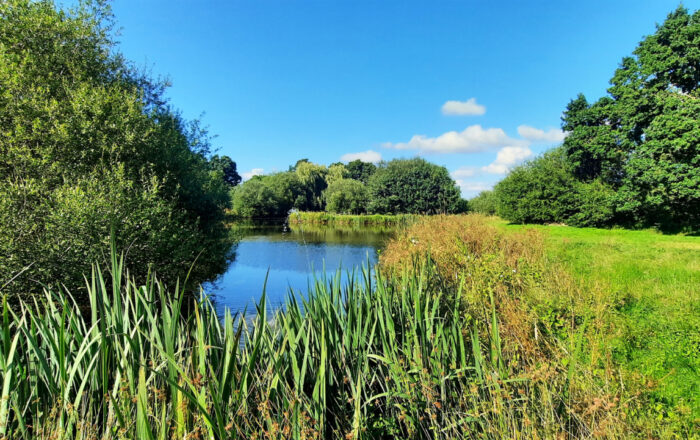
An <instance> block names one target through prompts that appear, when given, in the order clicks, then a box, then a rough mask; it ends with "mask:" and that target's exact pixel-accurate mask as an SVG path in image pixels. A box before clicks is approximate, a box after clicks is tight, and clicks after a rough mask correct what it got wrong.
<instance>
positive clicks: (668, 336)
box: [503, 225, 700, 432]
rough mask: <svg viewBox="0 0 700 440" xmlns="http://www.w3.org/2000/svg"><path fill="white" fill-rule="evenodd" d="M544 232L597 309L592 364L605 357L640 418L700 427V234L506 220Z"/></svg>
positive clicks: (550, 253) (551, 259)
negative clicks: (532, 224) (534, 224)
mask: <svg viewBox="0 0 700 440" xmlns="http://www.w3.org/2000/svg"><path fill="white" fill-rule="evenodd" d="M503 227H504V230H505V231H508V232H514V231H522V230H523V229H528V230H537V231H541V232H543V233H544V234H545V235H544V236H545V238H546V242H545V244H546V252H547V261H548V264H550V265H551V264H558V265H559V266H560V267H562V268H563V270H565V271H566V272H568V273H570V274H571V276H572V277H574V279H575V283H576V284H577V285H578V286H580V289H579V291H580V292H581V295H582V300H583V301H585V302H586V303H588V304H589V309H591V310H595V311H596V312H595V314H596V317H597V319H598V321H599V327H600V328H599V331H597V332H596V333H595V334H591V335H590V338H591V341H590V343H591V346H592V347H596V351H597V352H596V353H594V354H592V355H593V356H594V358H592V359H591V368H599V367H600V365H601V362H600V360H599V358H601V357H608V358H609V359H610V361H611V364H612V365H615V366H617V367H618V368H619V372H620V376H621V377H620V379H621V381H622V383H623V384H624V385H625V387H626V388H627V392H628V393H629V394H630V395H634V394H636V393H639V395H638V396H636V397H635V399H636V400H637V401H638V402H639V403H640V406H639V408H637V411H638V413H635V416H638V418H639V420H640V423H643V424H645V425H646V424H649V425H655V426H657V427H658V426H669V427H674V426H678V425H680V426H690V427H691V428H690V429H693V428H694V429H695V430H696V432H698V431H700V237H692V236H683V235H664V234H661V233H659V232H656V231H652V230H648V231H629V230H623V229H612V230H608V229H595V228H570V227H562V226H548V227H545V226H537V227H526V228H523V227H521V226H511V225H508V226H505V225H503Z"/></svg>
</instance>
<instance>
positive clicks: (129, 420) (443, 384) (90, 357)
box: [0, 254, 587, 439]
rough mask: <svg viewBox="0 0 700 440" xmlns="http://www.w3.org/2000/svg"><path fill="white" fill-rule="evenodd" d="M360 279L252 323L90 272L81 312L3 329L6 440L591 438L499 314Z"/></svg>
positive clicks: (415, 283)
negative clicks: (522, 367)
mask: <svg viewBox="0 0 700 440" xmlns="http://www.w3.org/2000/svg"><path fill="white" fill-rule="evenodd" d="M431 271H432V266H431V264H430V263H426V264H423V265H421V266H420V267H417V268H416V270H415V271H413V272H411V273H407V274H406V275H405V276H403V277H400V278H391V279H385V278H383V276H382V275H381V274H380V273H377V274H376V276H375V275H373V274H372V272H371V271H370V270H367V269H365V270H362V271H361V272H360V273H356V274H355V275H356V276H351V277H349V281H347V283H344V284H343V283H341V277H340V273H338V274H337V276H335V277H332V278H330V279H319V280H317V281H316V282H315V285H314V286H312V288H311V291H310V292H309V294H308V297H307V298H304V297H301V296H298V295H293V294H291V293H290V295H289V297H288V301H287V304H286V307H285V308H284V309H283V310H282V311H278V312H276V313H274V314H271V313H270V312H269V311H268V310H267V307H266V306H265V293H264V291H263V295H262V298H261V300H260V303H259V304H258V305H257V307H256V310H255V315H254V317H253V319H252V321H251V320H250V319H248V318H246V317H245V316H243V315H241V314H234V315H232V314H230V313H229V312H226V313H225V314H224V316H218V315H217V313H216V310H215V308H214V306H213V304H212V303H211V302H210V301H209V300H208V299H207V297H205V296H202V297H201V298H200V299H199V300H197V301H194V302H192V299H191V298H188V296H187V295H185V293H184V292H183V290H182V289H180V288H178V287H177V286H176V287H175V288H174V289H171V290H169V289H167V288H166V287H165V286H164V285H163V284H161V283H159V282H158V281H157V280H156V279H155V278H154V277H152V276H151V277H149V278H148V279H147V281H146V282H145V283H143V284H136V283H135V282H134V281H133V280H131V279H130V278H129V276H128V273H126V272H125V270H124V266H123V260H121V259H119V258H117V256H116V254H115V255H113V257H112V267H111V268H110V275H109V276H107V277H105V276H104V274H103V272H101V271H100V270H99V269H98V268H95V269H94V271H93V274H92V276H91V277H90V279H89V282H88V289H87V290H88V297H89V301H90V309H89V312H88V313H84V307H81V305H80V304H77V303H76V302H75V301H74V300H73V298H72V297H71V296H70V294H69V293H68V292H63V291H47V292H45V295H44V297H42V298H37V299H36V300H33V301H31V302H23V303H21V304H20V305H19V307H17V308H14V307H10V306H9V305H8V303H7V301H6V300H4V301H3V307H2V322H1V323H0V371H2V398H1V399H0V436H4V437H7V438H47V439H48V438H51V439H62V438H71V439H73V438H82V439H93V438H141V439H166V438H215V439H224V438H251V439H256V438H257V439H262V438H285V439H286V438H294V439H308V438H341V439H343V438H344V439H351V438H394V437H396V438H504V437H509V438H533V436H536V435H539V436H540V437H542V436H544V437H547V436H554V435H555V434H556V433H565V434H566V435H568V436H575V437H579V436H584V435H586V433H587V431H586V429H585V427H584V426H583V425H581V424H580V423H578V422H577V421H576V420H574V419H572V418H571V417H570V416H569V413H568V412H567V410H566V407H565V406H563V405H562V403H561V402H560V401H559V400H558V399H557V397H556V396H557V394H558V392H557V390H554V389H553V386H552V384H551V383H550V382H549V381H548V380H547V379H546V375H542V374H540V378H539V379H538V378H537V377H536V375H525V374H519V372H518V371H517V370H515V369H514V368H513V367H512V366H510V363H509V362H508V360H507V359H502V357H501V337H500V336H499V330H498V329H499V324H498V320H497V316H496V312H495V308H493V305H492V309H491V311H490V312H489V311H488V310H487V311H485V313H484V316H486V317H487V319H486V320H484V321H483V322H477V321H473V322H471V323H468V321H466V320H464V319H463V318H462V317H461V314H460V313H459V310H458V309H459V307H460V305H459V300H458V299H459V297H460V295H459V292H443V291H439V290H428V289H427V288H426V286H427V285H428V284H429V283H427V280H428V279H429V278H430V277H431V276H432V275H433V274H432V273H431Z"/></svg>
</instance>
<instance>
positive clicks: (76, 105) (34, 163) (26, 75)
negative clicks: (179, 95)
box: [0, 0, 231, 295]
mask: <svg viewBox="0 0 700 440" xmlns="http://www.w3.org/2000/svg"><path fill="white" fill-rule="evenodd" d="M93 8H94V9H93ZM103 19H104V20H103ZM109 19H110V17H109V13H108V11H107V10H106V9H103V8H102V6H100V4H96V5H92V6H91V7H81V9H78V10H75V11H58V10H56V9H55V7H54V5H53V3H51V2H46V1H40V2H29V1H23V0H12V1H8V2H2V3H0V115H2V117H0V133H1V134H0V145H2V148H0V205H1V207H2V212H1V213H0V218H1V220H2V222H1V225H0V249H1V250H2V252H0V274H2V275H1V279H0V287H2V286H4V287H3V292H4V293H9V294H13V295H14V294H19V293H31V292H35V291H37V290H41V289H42V283H44V284H45V283H49V282H54V281H56V280H58V279H59V278H58V277H55V276H54V275H55V274H56V273H57V272H60V273H61V275H62V276H61V277H60V279H61V281H62V282H63V283H65V285H66V286H68V287H71V288H73V289H74V290H75V289H78V288H81V287H83V286H84V279H83V274H84V273H87V272H89V268H90V264H89V262H90V261H94V260H103V259H104V254H105V253H106V251H107V249H106V248H105V245H106V243H107V242H108V240H109V236H110V230H112V229H113V230H114V231H115V232H116V234H117V244H118V245H119V246H120V247H123V248H124V249H128V258H129V259H130V261H133V262H135V263H136V264H134V265H133V266H132V268H133V269H132V270H133V272H132V274H133V275H135V276H137V277H138V278H143V277H145V275H146V274H147V272H148V271H149V269H150V266H151V264H154V265H156V266H157V267H158V268H159V270H161V271H162V273H161V275H162V279H164V281H166V282H168V283H174V282H175V279H174V278H171V277H175V276H177V275H181V274H182V273H186V272H183V268H187V267H189V266H190V265H191V264H193V263H194V262H195V260H196V264H195V266H194V267H193V271H192V274H191V277H190V280H191V281H193V282H199V281H203V280H205V279H207V278H210V277H212V276H213V275H215V274H216V273H218V272H220V271H221V270H223V269H224V268H225V265H226V262H227V253H228V249H229V248H230V244H231V242H230V240H229V235H228V232H227V230H226V228H225V227H224V224H223V219H224V209H225V208H226V207H227V206H228V205H229V203H230V200H229V197H228V189H227V186H226V183H225V182H224V180H223V176H222V174H221V172H219V171H216V169H215V168H216V167H212V166H211V165H210V163H209V161H208V159H207V157H208V155H209V138H208V136H207V134H206V131H204V130H202V129H201V128H200V127H199V125H198V124H197V123H196V122H194V123H190V122H187V121H185V120H183V119H182V118H181V117H180V116H179V115H178V114H177V113H176V112H174V111H173V110H172V109H171V108H170V107H169V106H167V105H166V104H165V99H164V97H163V90H164V87H165V84H161V83H157V82H154V81H152V80H150V79H149V78H147V77H145V76H143V75H142V74H139V73H138V72H136V71H135V70H134V69H133V68H132V67H131V66H130V65H129V64H128V63H127V62H126V61H124V60H123V58H122V57H121V56H119V55H117V54H116V44H115V43H114V41H113V40H112V39H111V36H110V31H109ZM18 97H21V99H18ZM205 249H206V252H204V253H202V252H201V251H203V250H205ZM10 280H12V282H10Z"/></svg>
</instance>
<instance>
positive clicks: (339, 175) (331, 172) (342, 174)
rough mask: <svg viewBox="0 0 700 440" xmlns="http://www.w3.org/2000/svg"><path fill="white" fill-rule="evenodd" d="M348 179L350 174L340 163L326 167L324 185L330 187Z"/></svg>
mask: <svg viewBox="0 0 700 440" xmlns="http://www.w3.org/2000/svg"><path fill="white" fill-rule="evenodd" d="M349 177H350V173H349V172H348V169H347V168H345V165H343V164H342V163H334V164H332V165H331V166H329V167H328V174H327V175H326V183H327V184H328V186H330V185H332V184H333V183H335V182H337V181H339V180H342V179H348V178H349Z"/></svg>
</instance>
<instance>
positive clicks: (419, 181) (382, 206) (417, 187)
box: [368, 158, 460, 214]
mask: <svg viewBox="0 0 700 440" xmlns="http://www.w3.org/2000/svg"><path fill="white" fill-rule="evenodd" d="M369 192H370V202H369V209H368V210H369V211H370V212H372V213H377V214H438V213H443V214H444V213H451V212H455V210H456V209H457V208H458V205H457V204H458V202H459V200H460V191H459V188H458V187H457V184H456V183H455V181H454V180H452V178H451V177H450V173H449V172H448V171H447V169H446V168H445V167H441V166H438V165H435V164H431V163H430V162H428V161H426V160H424V159H418V158H416V159H395V160H392V161H391V162H389V163H388V164H386V165H385V166H381V167H379V168H378V169H377V171H376V172H375V173H374V174H373V175H372V177H371V178H370V179H369Z"/></svg>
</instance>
